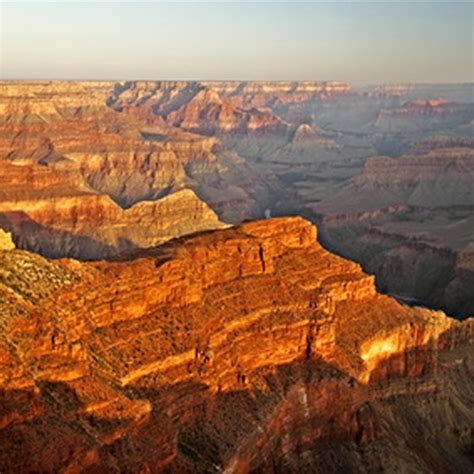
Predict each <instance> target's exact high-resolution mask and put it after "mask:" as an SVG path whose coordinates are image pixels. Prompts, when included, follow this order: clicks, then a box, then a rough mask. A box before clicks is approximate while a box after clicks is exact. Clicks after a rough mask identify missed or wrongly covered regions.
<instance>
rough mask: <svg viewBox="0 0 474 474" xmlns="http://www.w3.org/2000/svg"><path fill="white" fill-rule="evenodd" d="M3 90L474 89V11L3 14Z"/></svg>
mask: <svg viewBox="0 0 474 474" xmlns="http://www.w3.org/2000/svg"><path fill="white" fill-rule="evenodd" d="M0 21H1V23H0V25H1V30H0V77H1V78H2V79H113V80H124V79H152V80H159V79H162V80H175V79H183V80H184V79H188V80H192V79H196V80H199V79H203V80H204V79H226V80H234V79H235V80H239V79H240V80H241V79H247V80H341V81H348V82H351V83H354V84H360V83H370V84H374V83H399V82H473V81H474V37H473V35H474V31H473V22H474V3H472V2H466V3H461V2H426V1H423V2H422V1H419V2H417V3H409V2H400V1H399V2H388V1H385V2H384V1H382V2H381V1H379V2H362V1H359V2H347V3H345V2H340V1H333V2H314V1H313V2H309V1H307V2H301V3H299V2H281V1H280V2H270V1H262V2H234V1H230V0H227V1H220V2H216V1H215V2H202V1H197V2H179V1H174V2H164V1H148V2H130V1H125V2H112V1H107V2H95V1H90V0H88V1H86V0H84V1H79V0H77V1H74V0H71V1H69V2H45V1H34V2H30V3H26V2H20V1H9V2H7V1H1V3H0Z"/></svg>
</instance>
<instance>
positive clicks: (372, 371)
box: [0, 218, 474, 473]
mask: <svg viewBox="0 0 474 474" xmlns="http://www.w3.org/2000/svg"><path fill="white" fill-rule="evenodd" d="M0 269H1V273H0V309H1V311H0V314H1V315H2V316H1V324H0V396H1V398H2V403H1V407H2V409H1V412H0V444H1V446H2V450H0V469H1V470H2V472H7V473H10V472H33V471H36V472H38V471H40V472H104V471H107V472H236V473H237V472H242V473H243V472H250V471H254V472H255V471H257V472H275V471H277V472H297V471H304V472H318V471H319V472H346V471H357V472H367V471H369V470H376V471H378V472H393V471H396V472H401V471H404V470H408V469H412V470H416V471H420V472H423V471H431V470H433V471H436V472H470V471H471V470H472V459H470V458H469V453H468V449H469V443H470V442H471V440H470V436H472V433H471V429H472V423H473V421H474V419H473V413H472V399H471V398H470V396H472V395H471V394H472V371H473V364H472V354H473V351H472V328H473V326H472V321H466V322H463V323H460V322H458V321H456V320H453V319H450V318H448V317H446V316H445V315H444V314H443V313H441V312H433V311H429V310H426V309H420V308H409V307H407V306H403V305H401V304H399V303H397V302H396V301H395V300H394V299H392V298H390V297H388V296H383V295H380V294H378V293H377V292H376V290H375V287H374V280H373V277H371V276H368V275H366V274H364V273H363V272H362V271H361V269H360V267H359V266H358V265H357V264H355V263H352V262H350V261H346V260H344V259H342V258H340V257H337V256H335V255H332V254H330V253H329V252H327V251H326V250H324V249H323V248H322V247H321V246H320V245H319V244H318V243H317V242H316V229H315V228H314V227H313V226H312V225H311V224H310V223H309V222H307V221H305V220H303V219H301V218H280V219H269V220H266V221H258V222H252V223H246V224H243V225H241V226H239V227H235V228H231V229H225V230H218V231H212V232H206V233H204V234H201V235H197V236H194V237H191V238H181V239H178V240H176V241H172V242H170V243H167V244H165V245H163V246H160V247H157V248H154V249H149V250H146V251H135V252H132V253H127V254H124V255H122V256H121V257H119V258H116V259H114V261H109V262H95V263H79V262H77V261H72V260H59V261H55V262H50V261H48V260H46V259H44V258H42V257H39V256H36V255H33V254H30V253H27V252H24V251H20V250H14V251H10V252H0Z"/></svg>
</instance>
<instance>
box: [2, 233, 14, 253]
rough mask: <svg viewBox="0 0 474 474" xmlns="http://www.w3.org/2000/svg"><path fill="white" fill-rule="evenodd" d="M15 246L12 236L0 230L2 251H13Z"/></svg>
mask: <svg viewBox="0 0 474 474" xmlns="http://www.w3.org/2000/svg"><path fill="white" fill-rule="evenodd" d="M14 248H15V244H14V242H13V240H12V236H11V234H9V233H8V232H5V231H3V230H2V229H0V250H13V249H14Z"/></svg>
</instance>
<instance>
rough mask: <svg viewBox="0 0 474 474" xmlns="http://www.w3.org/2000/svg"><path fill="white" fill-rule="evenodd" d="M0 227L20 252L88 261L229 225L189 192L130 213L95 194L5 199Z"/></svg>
mask: <svg viewBox="0 0 474 474" xmlns="http://www.w3.org/2000/svg"><path fill="white" fill-rule="evenodd" d="M0 226H1V227H3V228H4V229H7V230H9V231H10V232H11V233H12V234H13V235H14V238H15V241H16V243H17V245H18V247H19V248H22V249H28V250H31V251H35V252H38V253H40V254H41V255H45V256H47V257H53V258H57V257H64V256H67V257H74V258H80V259H86V260H89V259H101V258H105V257H110V256H112V255H114V254H116V253H118V252H122V251H124V250H130V249H134V248H146V247H153V246H155V245H159V244H161V243H163V242H165V241H167V240H170V239H173V238H175V237H179V236H181V235H185V234H190V233H193V232H198V231H202V230H208V229H217V228H221V227H225V225H224V224H223V223H222V222H220V221H219V219H218V217H217V215H216V214H215V213H214V212H213V211H212V210H211V209H210V208H209V207H208V206H207V204H205V203H204V202H203V201H201V200H200V199H198V197H197V196H196V195H195V194H194V192H193V191H191V190H182V191H178V192H176V193H173V194H170V195H168V196H166V197H164V198H162V199H159V200H157V201H143V202H140V203H138V204H135V205H134V206H132V207H131V208H129V209H122V208H121V207H119V206H118V205H117V204H116V203H115V202H113V201H112V200H111V199H110V198H109V197H108V196H104V195H97V194H84V195H79V196H72V197H68V196H61V197H50V198H46V199H38V198H37V199H31V200H15V201H3V202H0Z"/></svg>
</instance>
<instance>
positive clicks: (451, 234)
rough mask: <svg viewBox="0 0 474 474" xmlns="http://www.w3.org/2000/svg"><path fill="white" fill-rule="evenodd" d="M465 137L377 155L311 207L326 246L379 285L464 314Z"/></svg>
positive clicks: (470, 158)
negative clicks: (400, 153) (392, 155)
mask: <svg viewBox="0 0 474 474" xmlns="http://www.w3.org/2000/svg"><path fill="white" fill-rule="evenodd" d="M460 143H464V145H468V142H465V141H464V142H462V141H461V142H460V141H459V140H454V141H453V140H437V141H430V142H424V143H423V144H420V146H418V147H416V149H415V153H414V154H410V155H405V156H402V157H400V158H388V157H373V158H370V159H369V160H367V162H366V165H365V168H364V170H363V172H362V173H361V174H360V175H359V176H357V177H355V178H353V179H352V180H351V181H350V182H348V183H347V184H346V186H345V187H344V188H343V189H342V190H341V191H339V192H338V193H335V194H334V195H333V196H330V197H327V198H326V199H324V200H323V201H322V202H319V203H317V204H315V205H313V206H312V209H313V210H315V211H316V213H317V214H318V216H319V222H320V223H321V235H322V241H323V242H324V244H325V245H327V246H328V247H329V248H330V249H332V250H333V251H336V252H337V253H339V254H340V255H344V256H345V257H347V258H351V259H354V260H356V261H357V262H360V263H362V265H363V267H364V269H365V270H366V271H368V272H370V273H374V274H376V275H377V284H378V286H379V288H380V289H382V290H383V291H388V292H389V293H391V294H393V295H397V296H398V297H401V298H402V299H406V300H407V301H415V302H418V303H422V304H425V305H428V306H430V307H435V308H441V309H443V310H445V311H447V312H448V313H449V314H453V315H457V316H459V317H465V316H469V315H471V314H472V313H473V312H474V292H473V288H474V266H473V262H474V247H473V234H472V229H473V228H474V227H473V226H474V221H473V218H472V209H473V206H474V191H473V189H474V188H473V186H472V183H474V153H473V149H472V148H470V147H469V148H468V147H466V146H464V147H459V146H458V145H459V144H460ZM428 147H430V150H429V151H426V148H428ZM316 220H318V219H316Z"/></svg>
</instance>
